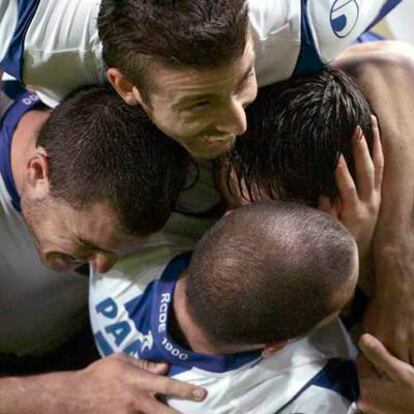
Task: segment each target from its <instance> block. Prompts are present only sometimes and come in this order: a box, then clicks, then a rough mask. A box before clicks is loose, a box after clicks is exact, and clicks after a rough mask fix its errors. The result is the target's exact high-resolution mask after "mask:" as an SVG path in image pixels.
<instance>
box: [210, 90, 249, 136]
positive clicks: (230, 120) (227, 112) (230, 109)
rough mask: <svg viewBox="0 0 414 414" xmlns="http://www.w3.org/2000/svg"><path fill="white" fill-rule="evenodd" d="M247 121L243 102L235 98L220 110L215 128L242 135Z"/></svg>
mask: <svg viewBox="0 0 414 414" xmlns="http://www.w3.org/2000/svg"><path fill="white" fill-rule="evenodd" d="M246 128H247V121H246V112H245V110H244V107H243V104H242V102H241V101H239V100H238V99H237V98H232V100H231V101H230V102H229V103H228V104H227V105H226V107H225V108H222V109H221V111H220V121H219V123H218V124H217V129H218V130H219V131H221V132H225V133H227V134H233V135H242V134H244V133H245V132H246Z"/></svg>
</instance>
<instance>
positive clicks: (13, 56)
mask: <svg viewBox="0 0 414 414" xmlns="http://www.w3.org/2000/svg"><path fill="white" fill-rule="evenodd" d="M39 3H40V0H17V4H18V9H19V15H18V21H17V24H16V29H15V32H14V34H13V37H12V40H11V42H10V44H9V47H8V49H7V52H6V54H5V56H4V57H3V60H2V61H1V62H0V67H1V68H2V69H3V70H4V71H5V72H7V73H8V74H9V75H12V76H13V77H14V78H16V79H17V80H22V76H23V53H24V40H25V36H26V32H27V29H28V28H29V26H30V23H31V21H32V19H33V16H34V14H35V12H36V10H37V6H38V5H39Z"/></svg>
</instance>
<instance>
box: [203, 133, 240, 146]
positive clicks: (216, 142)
mask: <svg viewBox="0 0 414 414" xmlns="http://www.w3.org/2000/svg"><path fill="white" fill-rule="evenodd" d="M235 138H236V137H235V136H232V135H227V136H226V137H223V138H211V137H202V138H201V141H202V142H204V143H205V144H206V145H208V146H209V147H223V146H229V145H231V144H232V143H233V142H234V140H235Z"/></svg>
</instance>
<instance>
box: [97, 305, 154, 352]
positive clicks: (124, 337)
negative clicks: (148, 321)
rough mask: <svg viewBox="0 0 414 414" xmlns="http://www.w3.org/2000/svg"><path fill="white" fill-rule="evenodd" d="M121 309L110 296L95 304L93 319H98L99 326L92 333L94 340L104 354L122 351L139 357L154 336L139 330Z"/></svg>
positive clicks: (149, 332)
mask: <svg viewBox="0 0 414 414" xmlns="http://www.w3.org/2000/svg"><path fill="white" fill-rule="evenodd" d="M123 309H124V307H123V306H118V304H117V303H116V302H115V301H114V300H113V299H112V298H110V297H109V298H106V299H104V300H102V301H101V302H100V303H98V304H97V305H96V306H95V311H96V315H97V317H96V318H95V319H96V320H100V327H101V330H100V331H98V332H96V333H95V335H94V336H95V340H96V343H97V345H98V348H99V349H100V350H101V352H102V353H103V354H104V355H109V354H111V353H112V352H124V353H125V354H128V355H132V356H134V357H136V358H139V357H140V356H141V355H142V354H143V353H144V352H145V351H146V350H148V351H150V350H151V349H152V347H153V346H154V338H153V336H152V332H151V331H150V330H148V331H147V333H143V332H142V331H140V330H139V329H138V328H137V327H136V326H135V325H134V323H133V322H132V321H131V320H129V318H128V316H127V314H126V313H125V312H123ZM98 315H100V318H99V316H98ZM98 318H99V319H98Z"/></svg>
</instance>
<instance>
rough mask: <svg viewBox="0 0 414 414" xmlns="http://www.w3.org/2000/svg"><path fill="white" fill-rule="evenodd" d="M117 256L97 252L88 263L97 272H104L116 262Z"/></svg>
mask: <svg viewBox="0 0 414 414" xmlns="http://www.w3.org/2000/svg"><path fill="white" fill-rule="evenodd" d="M117 260H118V258H117V257H116V255H114V254H102V253H97V254H96V255H95V256H94V257H93V258H92V259H91V260H90V261H89V264H90V266H91V267H92V268H93V270H95V271H96V272H98V273H106V272H107V271H108V270H110V269H111V268H112V267H113V266H114V264H115V263H116V262H117Z"/></svg>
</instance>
